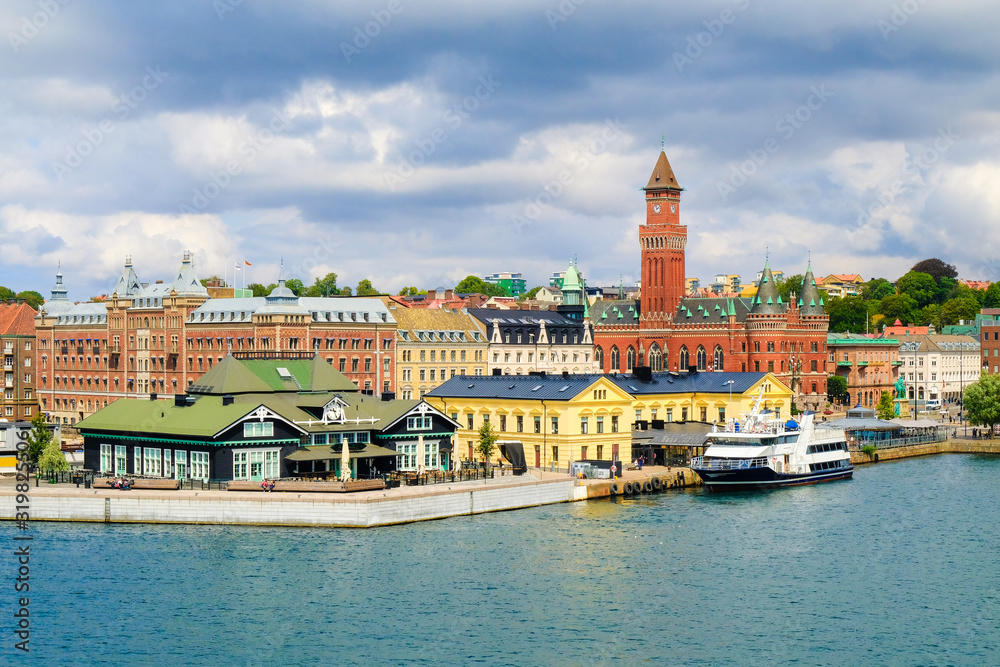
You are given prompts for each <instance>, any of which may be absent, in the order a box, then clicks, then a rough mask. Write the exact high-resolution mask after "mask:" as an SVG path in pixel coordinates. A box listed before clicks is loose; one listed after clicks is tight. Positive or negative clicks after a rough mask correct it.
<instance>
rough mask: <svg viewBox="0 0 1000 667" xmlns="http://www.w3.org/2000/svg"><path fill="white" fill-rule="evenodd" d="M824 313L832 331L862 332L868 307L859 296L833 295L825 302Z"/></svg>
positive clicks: (866, 318)
mask: <svg viewBox="0 0 1000 667" xmlns="http://www.w3.org/2000/svg"><path fill="white" fill-rule="evenodd" d="M826 314H827V315H829V316H830V329H829V330H830V331H832V332H834V333H844V332H845V331H851V332H854V333H864V331H865V326H866V324H867V322H868V307H867V306H866V305H865V302H864V301H862V300H861V297H860V296H845V297H843V298H840V297H833V298H832V299H830V300H829V301H828V302H827V304H826Z"/></svg>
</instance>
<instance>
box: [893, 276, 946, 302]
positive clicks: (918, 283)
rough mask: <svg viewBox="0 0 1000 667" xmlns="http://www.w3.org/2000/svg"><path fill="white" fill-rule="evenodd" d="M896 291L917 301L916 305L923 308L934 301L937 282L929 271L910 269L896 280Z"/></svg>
mask: <svg viewBox="0 0 1000 667" xmlns="http://www.w3.org/2000/svg"><path fill="white" fill-rule="evenodd" d="M896 291H897V292H899V293H900V294H905V295H907V296H909V297H910V298H912V299H913V300H914V301H916V302H917V307H919V308H923V307H924V306H926V305H927V304H929V303H931V302H932V301H934V299H935V297H936V296H937V293H938V284H937V282H936V281H935V280H934V278H933V276H931V275H930V274H929V273H920V272H919V271H910V272H908V273H907V274H906V275H904V276H903V277H902V278H900V279H899V280H897V281H896Z"/></svg>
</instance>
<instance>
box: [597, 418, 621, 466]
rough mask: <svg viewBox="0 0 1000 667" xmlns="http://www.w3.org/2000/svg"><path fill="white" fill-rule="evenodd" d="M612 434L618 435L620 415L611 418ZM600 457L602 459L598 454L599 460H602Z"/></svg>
mask: <svg viewBox="0 0 1000 667" xmlns="http://www.w3.org/2000/svg"><path fill="white" fill-rule="evenodd" d="M611 432H612V433H617V432H618V415H612V416H611ZM600 457H601V456H600V454H598V455H597V458H600Z"/></svg>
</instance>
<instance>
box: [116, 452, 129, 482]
mask: <svg viewBox="0 0 1000 667" xmlns="http://www.w3.org/2000/svg"><path fill="white" fill-rule="evenodd" d="M127 459H128V454H127V453H126V449H125V445H115V475H125V474H127V473H128V467H127V463H126V461H127Z"/></svg>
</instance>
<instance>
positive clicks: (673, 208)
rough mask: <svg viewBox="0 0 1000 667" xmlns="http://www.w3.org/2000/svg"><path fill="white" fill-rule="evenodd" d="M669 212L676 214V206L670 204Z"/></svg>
mask: <svg viewBox="0 0 1000 667" xmlns="http://www.w3.org/2000/svg"><path fill="white" fill-rule="evenodd" d="M670 212H671V213H676V212H677V205H676V204H671V205H670Z"/></svg>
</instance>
